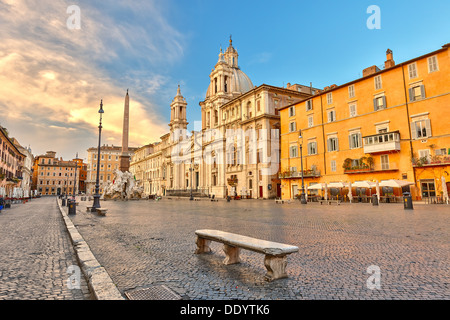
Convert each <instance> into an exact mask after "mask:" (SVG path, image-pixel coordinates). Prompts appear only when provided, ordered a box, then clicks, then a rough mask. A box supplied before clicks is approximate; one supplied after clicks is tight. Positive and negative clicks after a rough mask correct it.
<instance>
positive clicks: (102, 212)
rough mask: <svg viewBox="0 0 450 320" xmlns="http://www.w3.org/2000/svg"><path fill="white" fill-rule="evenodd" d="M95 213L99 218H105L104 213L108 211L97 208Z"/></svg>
mask: <svg viewBox="0 0 450 320" xmlns="http://www.w3.org/2000/svg"><path fill="white" fill-rule="evenodd" d="M96 211H97V214H98V215H99V216H106V212H107V211H108V209H103V208H97V209H96Z"/></svg>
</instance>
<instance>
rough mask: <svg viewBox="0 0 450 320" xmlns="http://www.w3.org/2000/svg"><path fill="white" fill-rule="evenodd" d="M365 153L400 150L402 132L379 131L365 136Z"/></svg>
mask: <svg viewBox="0 0 450 320" xmlns="http://www.w3.org/2000/svg"><path fill="white" fill-rule="evenodd" d="M363 139H364V153H368V154H374V153H385V152H392V151H400V133H399V131H394V132H385V133H379V134H375V135H371V136H366V137H363Z"/></svg>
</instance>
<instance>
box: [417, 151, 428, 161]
mask: <svg viewBox="0 0 450 320" xmlns="http://www.w3.org/2000/svg"><path fill="white" fill-rule="evenodd" d="M419 158H421V159H426V160H427V161H430V150H429V149H423V150H419Z"/></svg>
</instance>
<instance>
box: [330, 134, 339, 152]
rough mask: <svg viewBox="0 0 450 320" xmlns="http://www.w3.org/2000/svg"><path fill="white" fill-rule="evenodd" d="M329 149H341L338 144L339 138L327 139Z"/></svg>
mask: <svg viewBox="0 0 450 320" xmlns="http://www.w3.org/2000/svg"><path fill="white" fill-rule="evenodd" d="M327 146H328V151H337V150H338V149H339V146H338V138H336V137H333V138H328V140H327Z"/></svg>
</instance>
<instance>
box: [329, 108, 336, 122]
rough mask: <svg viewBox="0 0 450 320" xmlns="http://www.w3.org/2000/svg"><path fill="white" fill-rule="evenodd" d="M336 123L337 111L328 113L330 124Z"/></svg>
mask: <svg viewBox="0 0 450 320" xmlns="http://www.w3.org/2000/svg"><path fill="white" fill-rule="evenodd" d="M333 121H336V111H335V110H330V111H328V122H333Z"/></svg>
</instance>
